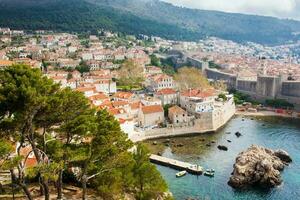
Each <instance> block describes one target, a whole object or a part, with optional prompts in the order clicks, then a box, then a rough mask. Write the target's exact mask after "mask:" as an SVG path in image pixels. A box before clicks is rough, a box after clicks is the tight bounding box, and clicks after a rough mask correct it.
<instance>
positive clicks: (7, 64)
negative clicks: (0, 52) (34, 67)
mask: <svg viewBox="0 0 300 200" xmlns="http://www.w3.org/2000/svg"><path fill="white" fill-rule="evenodd" d="M13 64H14V62H12V61H10V60H0V67H10V66H12V65H13Z"/></svg>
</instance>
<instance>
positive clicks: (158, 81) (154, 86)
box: [150, 74, 175, 91]
mask: <svg viewBox="0 0 300 200" xmlns="http://www.w3.org/2000/svg"><path fill="white" fill-rule="evenodd" d="M166 88H175V82H174V80H173V78H172V77H171V76H168V75H166V74H158V75H155V76H153V77H152V78H151V81H150V89H151V90H153V91H158V90H161V89H166Z"/></svg>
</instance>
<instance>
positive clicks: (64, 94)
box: [0, 65, 167, 200]
mask: <svg viewBox="0 0 300 200" xmlns="http://www.w3.org/2000/svg"><path fill="white" fill-rule="evenodd" d="M53 132H54V133H55V134H54V135H53ZM0 136H1V140H0V159H1V163H2V165H1V169H6V170H10V172H11V176H12V180H13V183H14V184H15V185H17V186H18V188H21V189H22V190H23V192H24V194H25V195H26V197H27V199H29V200H33V196H32V190H31V189H30V185H29V180H31V181H34V182H36V183H39V185H40V186H41V187H40V190H41V191H40V192H41V194H43V196H44V197H45V199H46V200H48V199H50V186H52V185H55V188H56V193H57V198H58V199H61V197H62V188H63V186H64V185H65V184H66V183H69V184H79V185H80V186H81V188H82V199H86V198H87V197H86V194H87V188H91V189H94V191H95V192H96V193H97V196H99V197H102V198H104V199H123V195H124V194H125V193H130V194H133V195H134V196H135V197H136V199H141V200H142V199H157V198H158V196H162V195H163V193H164V192H166V191H167V186H166V184H165V182H164V180H163V179H162V177H161V176H160V174H159V173H158V171H157V170H156V168H155V167H154V166H153V165H152V164H150V162H149V157H148V156H149V154H148V152H147V150H146V149H145V148H144V147H142V146H138V147H137V150H136V151H134V152H133V153H131V151H129V150H130V149H132V147H133V144H132V143H131V142H130V141H129V140H128V139H127V136H126V135H125V134H124V133H123V132H122V131H121V129H120V126H119V123H118V121H117V120H115V119H114V117H113V116H111V115H109V114H108V113H107V112H106V111H105V110H100V111H96V110H94V109H93V108H91V106H90V104H89V101H88V99H86V98H85V97H84V96H83V94H81V93H79V92H76V91H73V90H71V89H69V88H66V89H62V88H60V87H59V85H57V84H54V83H53V81H52V80H50V79H48V78H47V77H45V76H43V75H42V74H41V72H40V71H39V70H38V69H31V68H30V67H29V66H25V65H15V66H12V67H8V68H5V69H3V70H1V71H0ZM16 143H20V147H21V146H24V145H28V146H30V148H31V149H32V150H33V151H32V152H33V154H34V156H35V158H36V160H37V163H38V164H37V165H36V166H33V167H27V168H26V169H25V168H24V166H23V165H21V161H22V160H24V159H26V157H27V156H26V155H25V156H24V155H22V154H21V148H17V152H16V153H17V156H15V157H11V156H10V155H11V154H12V153H13V152H15V150H14V148H13V145H14V144H16ZM71 169H76V173H75V171H72V170H71ZM66 177H69V178H68V179H66ZM66 180H67V181H66Z"/></svg>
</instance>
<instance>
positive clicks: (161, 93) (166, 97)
mask: <svg viewBox="0 0 300 200" xmlns="http://www.w3.org/2000/svg"><path fill="white" fill-rule="evenodd" d="M154 97H156V98H158V99H160V100H161V102H162V105H167V104H169V105H175V104H178V92H176V91H175V90H174V89H172V88H165V89H161V90H158V91H157V92H156V93H155V94H154Z"/></svg>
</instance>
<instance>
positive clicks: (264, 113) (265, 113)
mask: <svg viewBox="0 0 300 200" xmlns="http://www.w3.org/2000/svg"><path fill="white" fill-rule="evenodd" d="M235 115H238V116H250V117H251V116H252V117H284V118H292V119H299V117H297V116H293V115H289V114H283V113H276V112H273V111H258V112H248V111H236V112H235Z"/></svg>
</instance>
